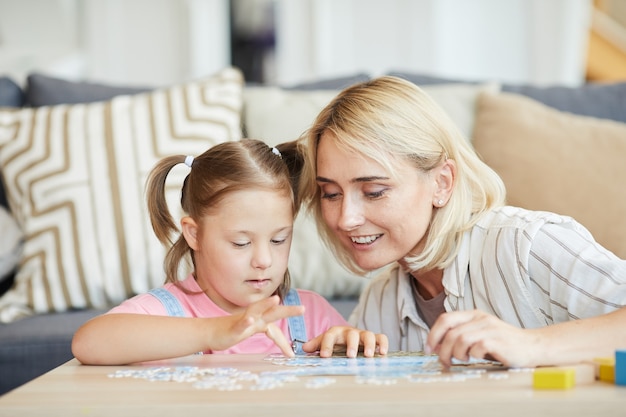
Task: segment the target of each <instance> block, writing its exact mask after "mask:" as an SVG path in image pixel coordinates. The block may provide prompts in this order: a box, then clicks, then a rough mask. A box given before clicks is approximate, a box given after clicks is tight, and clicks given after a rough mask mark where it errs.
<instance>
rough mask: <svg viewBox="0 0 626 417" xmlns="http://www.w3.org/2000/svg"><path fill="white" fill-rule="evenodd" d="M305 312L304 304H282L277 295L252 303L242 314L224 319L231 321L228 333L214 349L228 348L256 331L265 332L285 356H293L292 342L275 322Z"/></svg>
mask: <svg viewBox="0 0 626 417" xmlns="http://www.w3.org/2000/svg"><path fill="white" fill-rule="evenodd" d="M302 314H304V306H285V305H280V298H279V297H278V296H277V295H274V296H271V297H269V298H267V299H264V300H260V301H257V302H255V303H253V304H250V305H249V306H248V307H247V308H246V310H245V311H244V312H243V313H241V314H233V315H232V316H228V317H224V318H223V319H225V320H228V321H229V322H230V325H229V326H226V328H225V330H226V334H223V335H222V337H221V338H214V340H220V339H221V343H220V345H223V346H217V347H216V346H215V343H214V344H213V346H211V347H212V349H213V350H222V349H227V348H229V347H231V346H233V345H235V344H237V343H239V342H241V341H242V340H244V339H247V338H248V337H250V336H252V335H253V334H255V333H265V334H266V335H267V337H269V338H270V339H272V340H273V341H274V343H275V344H276V345H277V346H278V347H279V348H280V350H281V351H282V352H283V354H284V355H285V356H288V357H293V356H294V355H295V354H294V352H293V348H292V347H291V342H290V341H289V340H287V338H286V337H285V335H284V334H283V332H282V331H281V330H280V329H279V328H278V327H277V326H276V325H275V324H274V322H275V321H277V320H280V319H284V318H287V317H291V316H300V315H302Z"/></svg>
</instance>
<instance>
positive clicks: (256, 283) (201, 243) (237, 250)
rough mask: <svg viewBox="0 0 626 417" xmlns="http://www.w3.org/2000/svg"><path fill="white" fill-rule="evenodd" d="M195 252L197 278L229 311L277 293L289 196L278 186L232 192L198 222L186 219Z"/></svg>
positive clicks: (289, 221) (286, 244) (289, 224)
mask: <svg viewBox="0 0 626 417" xmlns="http://www.w3.org/2000/svg"><path fill="white" fill-rule="evenodd" d="M182 224H183V234H184V236H185V239H186V240H187V243H188V244H189V246H190V247H191V248H192V249H193V250H194V251H195V253H194V257H195V265H196V271H195V272H196V280H197V281H198V284H199V285H200V288H202V289H203V290H204V291H205V293H206V294H207V295H208V296H209V298H211V300H213V302H215V303H216V304H217V305H218V306H220V307H221V308H222V309H224V310H225V311H227V312H230V313H235V312H237V311H240V310H241V309H243V308H245V307H246V306H248V305H249V304H251V303H253V302H255V301H259V300H261V299H264V298H267V297H269V296H271V295H272V294H274V292H275V291H276V289H277V288H278V287H279V286H280V284H282V283H283V280H284V275H285V271H286V270H287V263H288V257H289V248H290V246H291V237H292V228H293V211H292V205H291V199H290V198H289V197H288V196H287V195H285V193H283V192H280V191H274V190H263V189H257V190H245V191H236V192H233V193H230V194H229V195H227V196H226V198H224V200H222V202H221V203H220V204H219V206H218V207H217V208H216V209H215V210H213V211H212V212H211V213H210V214H208V215H206V216H205V217H204V218H203V219H202V224H201V225H198V224H196V223H195V222H194V221H193V220H192V219H191V218H190V217H185V218H183V220H182Z"/></svg>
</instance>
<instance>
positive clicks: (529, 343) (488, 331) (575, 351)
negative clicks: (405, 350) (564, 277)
mask: <svg viewBox="0 0 626 417" xmlns="http://www.w3.org/2000/svg"><path fill="white" fill-rule="evenodd" d="M624 329H626V307H623V308H621V309H619V310H616V311H614V312H611V313H607V314H603V315H599V316H596V317H591V318H587V319H581V320H573V321H568V322H563V323H558V324H554V325H551V326H545V327H541V328H537V329H520V328H518V327H515V326H513V325H510V324H507V323H505V322H503V321H502V320H500V319H498V318H497V317H495V316H492V315H489V314H487V313H485V312H482V311H479V310H472V311H456V312H451V313H446V314H443V315H442V316H441V317H439V319H437V321H436V322H435V324H434V325H433V327H432V329H431V331H430V333H429V335H428V339H427V342H426V351H427V352H434V353H437V354H439V357H440V360H441V362H442V363H443V364H444V365H447V366H449V365H450V364H451V361H452V358H453V357H454V358H456V359H459V360H468V359H469V358H470V357H474V358H492V359H495V360H497V361H500V362H502V363H503V364H505V365H507V366H515V367H534V366H540V365H564V364H572V363H578V362H583V361H588V360H593V359H594V358H596V357H607V356H609V357H612V356H613V355H614V354H615V350H617V349H620V348H624V347H626V331H625V330H624Z"/></svg>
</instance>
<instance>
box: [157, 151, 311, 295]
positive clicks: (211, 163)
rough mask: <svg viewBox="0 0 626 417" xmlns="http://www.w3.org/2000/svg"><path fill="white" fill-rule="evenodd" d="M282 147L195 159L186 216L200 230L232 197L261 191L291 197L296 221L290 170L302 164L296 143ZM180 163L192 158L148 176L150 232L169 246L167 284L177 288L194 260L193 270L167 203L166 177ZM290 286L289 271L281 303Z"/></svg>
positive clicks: (184, 201)
mask: <svg viewBox="0 0 626 417" xmlns="http://www.w3.org/2000/svg"><path fill="white" fill-rule="evenodd" d="M279 148H280V149H279V150H274V149H273V148H270V147H269V146H268V145H267V144H265V143H264V142H262V141H259V140H253V139H242V140H240V141H231V142H225V143H221V144H218V145H215V146H213V147H211V148H209V149H208V150H207V151H205V152H204V153H203V154H201V155H199V156H197V157H195V158H193V162H191V163H190V165H191V170H190V172H189V174H188V175H187V177H186V178H185V180H184V182H183V186H182V190H181V197H180V203H181V206H182V209H183V211H184V212H185V213H187V214H188V215H189V216H190V217H191V218H192V219H193V220H194V221H195V222H196V223H197V224H199V225H202V219H203V217H204V216H205V215H206V214H207V213H209V211H210V210H216V209H218V205H219V203H220V201H222V199H224V197H226V196H227V195H228V194H229V193H232V192H234V191H240V190H247V189H254V188H262V189H271V190H278V191H284V192H285V193H286V195H289V196H290V197H291V201H292V208H293V216H294V218H295V216H296V214H297V211H298V205H299V204H298V200H297V197H296V195H295V193H294V190H297V187H294V184H293V183H295V180H293V178H294V177H293V176H292V172H291V171H292V170H295V171H297V170H299V169H300V165H301V162H302V159H301V156H300V155H299V154H297V152H296V146H295V144H293V143H289V144H284V145H279ZM294 158H295V159H294ZM294 161H295V162H294ZM181 163H189V158H188V157H186V156H185V155H175V156H169V157H166V158H163V159H162V160H161V161H160V162H158V163H157V164H156V165H155V167H154V168H153V170H152V171H151V172H150V175H149V176H148V179H147V183H146V202H147V204H148V212H149V214H150V221H151V223H152V229H153V230H154V233H155V235H156V237H157V238H158V239H159V241H160V242H161V243H162V244H163V245H165V246H166V247H169V248H168V250H167V254H166V256H165V260H164V269H165V275H166V279H165V282H171V283H174V284H178V282H179V276H178V275H179V270H180V266H181V263H182V262H183V260H184V259H185V257H187V256H189V257H190V259H191V262H192V264H193V267H194V269H195V261H194V254H193V250H192V249H191V248H190V247H189V245H188V244H187V241H186V240H185V238H184V236H183V235H182V233H181V232H180V230H179V228H178V226H177V225H176V223H175V222H174V219H173V218H172V215H171V213H170V211H169V208H168V205H167V202H166V199H165V186H166V179H167V175H168V174H169V172H170V171H171V169H172V168H173V167H174V166H176V165H177V164H181ZM298 164H299V165H298ZM200 227H201V226H200ZM172 236H176V237H175V238H172ZM289 287H290V277H289V271H288V270H287V271H286V272H285V279H284V281H283V284H282V285H281V286H280V287H279V288H278V291H277V292H278V294H279V295H280V296H281V298H282V297H283V296H284V295H285V294H286V293H287V292H288V291H289Z"/></svg>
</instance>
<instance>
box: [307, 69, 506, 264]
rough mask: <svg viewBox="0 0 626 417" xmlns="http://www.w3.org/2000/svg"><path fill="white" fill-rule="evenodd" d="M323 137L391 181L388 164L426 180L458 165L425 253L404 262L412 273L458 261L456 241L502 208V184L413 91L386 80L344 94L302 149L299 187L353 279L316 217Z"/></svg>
mask: <svg viewBox="0 0 626 417" xmlns="http://www.w3.org/2000/svg"><path fill="white" fill-rule="evenodd" d="M324 133H330V135H327V136H325V138H328V139H325V140H333V141H334V142H335V144H336V145H337V146H338V147H340V148H342V149H344V150H346V151H349V152H351V153H358V154H361V155H364V156H366V157H368V158H370V159H372V160H374V161H377V162H379V163H380V164H381V165H383V166H384V167H385V168H386V169H387V170H388V171H389V172H390V173H391V174H392V175H395V174H396V173H395V168H394V163H393V161H394V160H397V159H398V158H402V159H404V160H408V161H410V162H411V163H412V164H413V165H414V166H415V167H416V168H417V169H418V170H420V171H422V172H424V173H428V172H429V171H430V170H431V169H433V168H434V167H436V166H438V165H439V164H440V163H441V162H442V161H444V160H446V159H448V158H449V159H452V160H454V162H455V163H456V167H457V173H456V179H455V184H454V190H453V192H452V195H451V197H450V199H449V201H448V202H447V204H446V205H445V206H444V207H441V208H439V209H437V210H434V211H433V216H432V219H431V222H430V228H429V232H428V236H427V238H426V244H425V247H424V250H423V251H422V252H421V253H419V254H407V256H406V257H405V258H404V260H405V261H406V262H407V265H408V267H409V269H410V270H412V271H414V270H419V269H423V270H430V269H435V268H445V267H446V266H447V265H449V264H450V262H452V260H453V259H454V257H455V256H456V254H457V253H458V246H459V242H460V238H461V235H462V234H463V233H464V232H465V231H467V230H468V229H470V228H471V227H472V226H473V225H474V224H475V223H476V221H477V220H478V218H479V217H480V215H481V214H482V213H484V212H485V211H487V210H489V209H491V208H493V207H496V206H500V205H503V204H504V202H505V188H504V184H503V182H502V180H501V179H500V177H499V176H498V175H497V174H496V173H495V172H494V171H493V170H492V169H491V168H490V167H488V166H487V165H486V164H485V163H484V162H482V160H481V159H480V158H479V157H478V155H477V154H476V152H475V151H474V149H473V148H472V146H471V145H470V144H469V142H468V141H467V140H466V139H465V138H464V137H463V135H462V134H461V132H460V131H459V129H458V128H457V127H456V126H455V124H454V123H453V122H452V120H451V119H450V118H449V117H448V116H447V115H446V113H445V112H444V111H443V110H442V109H441V108H440V107H439V106H438V105H437V104H436V103H435V102H434V101H433V100H432V99H431V98H430V97H429V96H428V95H427V94H426V93H425V92H424V91H423V90H422V89H420V88H419V87H418V86H416V85H415V84H413V83H411V82H409V81H406V80H403V79H401V78H398V77H393V76H384V77H379V78H375V79H372V80H370V81H366V82H362V83H359V84H355V85H353V86H351V87H348V88H346V89H345V90H343V91H342V92H341V93H339V95H337V97H335V98H334V99H333V100H332V101H331V102H330V103H329V104H328V105H327V106H326V107H325V108H324V109H323V110H322V111H321V112H320V114H319V115H318V116H317V118H316V119H315V121H314V123H313V125H312V127H311V128H310V129H309V130H308V131H307V132H306V133H305V136H304V139H303V140H304V142H302V143H300V146H301V147H302V149H301V152H302V153H303V154H304V156H305V163H304V167H303V171H302V178H301V181H302V182H301V185H300V187H301V190H302V199H303V201H306V202H307V203H308V205H309V207H310V209H311V210H312V211H313V214H314V216H315V219H316V222H317V225H318V230H319V231H320V233H321V235H322V238H323V239H324V241H325V242H326V243H327V244H328V245H329V246H330V247H331V248H332V249H333V250H334V252H335V253H336V256H337V257H338V259H339V260H340V261H341V262H342V263H343V264H344V265H345V266H346V267H347V268H349V269H350V270H351V271H353V272H355V273H360V274H363V273H365V272H367V271H364V270H362V269H361V268H360V267H359V266H358V265H356V263H355V262H354V261H353V259H352V258H351V257H350V255H349V253H348V252H347V250H346V249H344V248H343V246H342V245H341V244H340V242H339V240H338V239H337V238H336V237H335V236H334V234H333V233H332V231H331V230H330V229H329V228H328V226H327V225H326V223H325V222H324V219H323V217H322V211H321V192H320V187H319V186H318V185H317V183H316V177H317V166H316V164H317V146H318V144H319V140H320V138H321V136H322V134H324Z"/></svg>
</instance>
